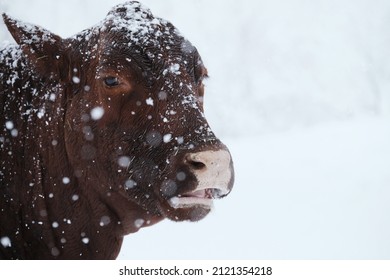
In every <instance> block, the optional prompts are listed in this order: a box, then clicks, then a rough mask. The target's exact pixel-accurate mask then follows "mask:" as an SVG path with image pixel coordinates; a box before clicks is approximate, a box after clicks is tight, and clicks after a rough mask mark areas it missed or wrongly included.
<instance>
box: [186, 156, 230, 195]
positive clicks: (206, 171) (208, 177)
mask: <svg viewBox="0 0 390 280" xmlns="http://www.w3.org/2000/svg"><path fill="white" fill-rule="evenodd" d="M184 160H185V164H186V165H188V166H189V168H190V170H191V171H192V172H193V174H194V175H195V177H196V179H197V180H198V186H197V188H196V189H195V190H194V191H195V192H199V191H201V190H207V191H208V192H211V194H212V196H213V197H214V198H220V197H223V196H225V195H227V194H228V193H229V192H230V190H231V188H232V186H233V177H234V175H233V163H232V158H231V156H230V153H229V151H227V150H225V149H221V150H217V151H201V152H197V153H188V154H187V155H186V156H185V157H184Z"/></svg>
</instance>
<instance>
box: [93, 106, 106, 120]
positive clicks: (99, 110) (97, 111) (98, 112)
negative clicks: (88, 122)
mask: <svg viewBox="0 0 390 280" xmlns="http://www.w3.org/2000/svg"><path fill="white" fill-rule="evenodd" d="M103 115H104V109H103V107H95V108H93V109H92V110H91V118H92V119H93V120H95V121H97V120H100V119H101V118H102V117H103Z"/></svg>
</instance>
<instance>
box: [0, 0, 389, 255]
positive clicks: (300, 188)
mask: <svg viewBox="0 0 390 280" xmlns="http://www.w3.org/2000/svg"><path fill="white" fill-rule="evenodd" d="M120 2H123V1H120V0H67V1H48V0H13V1H9V0H0V9H1V10H2V11H6V12H7V13H9V14H11V15H12V16H15V17H17V18H20V19H22V20H25V21H29V22H34V23H37V24H40V25H42V26H44V27H46V28H48V29H49V30H51V31H53V32H55V33H58V34H59V35H61V36H63V37H67V36H71V35H73V34H74V33H77V32H78V31H81V30H82V29H85V28H88V27H89V26H91V25H93V24H95V23H97V22H98V21H100V20H101V19H102V18H103V17H104V16H105V14H106V13H107V11H108V10H109V9H110V7H111V6H113V5H114V4H116V3H120ZM142 2H143V3H145V4H146V5H147V6H149V7H150V8H151V9H152V11H153V12H154V13H155V14H156V15H159V16H161V17H164V18H166V19H168V20H170V21H172V22H173V23H174V24H175V25H176V26H177V27H178V28H179V29H180V30H181V31H182V33H183V34H185V35H186V36H187V37H188V39H189V40H190V41H191V42H193V44H194V45H195V46H196V47H197V48H198V49H199V51H200V53H201V55H202V57H203V60H204V61H205V64H206V66H208V69H209V72H210V76H211V78H210V80H209V81H208V82H207V89H206V100H205V102H206V107H205V110H206V116H207V117H208V120H209V122H210V124H211V126H212V127H213V129H214V131H215V132H216V133H217V135H219V136H220V137H221V138H222V140H224V142H225V143H226V144H227V145H228V146H229V148H230V149H231V152H232V154H233V158H234V162H235V168H236V184H235V187H234V190H233V192H232V193H231V195H230V196H229V197H227V198H226V199H223V200H221V201H217V202H216V203H215V211H214V212H213V213H212V214H211V215H210V216H208V217H207V218H206V219H205V220H203V221H200V222H198V223H174V222H169V221H165V222H162V223H160V224H157V225H155V226H153V227H151V228H145V229H142V230H141V231H140V232H139V233H137V234H133V235H130V236H128V237H127V238H126V240H125V243H124V246H123V249H122V252H121V254H120V258H122V259H165V258H170V259H182V258H189V259H204V258H210V259H259V258H260V259H297V258H305V259H306V258H308V259H313V258H318V259H328V258H331V259H333V258H336V259H340V258H351V259H356V258H360V259H379V258H386V259H389V258H390V239H389V236H390V144H389V143H390V78H389V77H390V54H389V50H390V48H389V46H390V32H389V31H388V26H389V25H390V1H388V0H315V1H307V0H272V1H270V0H259V1H255V0H243V1H239V2H237V1H235V0H211V1H209V0H185V1H183V0H164V1H161V0H144V1H142ZM26 7H27V8H26ZM5 39H8V40H9V39H10V38H9V37H8V35H7V32H6V31H5V29H4V27H3V26H0V41H3V40H5Z"/></svg>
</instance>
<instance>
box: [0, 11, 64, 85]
mask: <svg viewBox="0 0 390 280" xmlns="http://www.w3.org/2000/svg"><path fill="white" fill-rule="evenodd" d="M3 19H4V23H5V25H6V26H7V28H8V30H9V32H10V33H11V35H12V37H13V38H14V39H15V41H16V43H17V44H18V45H20V47H21V48H22V50H23V53H24V54H25V55H26V56H27V57H28V59H29V61H30V62H31V64H32V65H33V66H34V67H35V68H36V70H37V71H38V73H40V74H41V75H42V76H44V77H51V78H56V77H58V78H59V77H60V76H61V74H60V71H61V68H62V67H61V66H62V65H61V64H62V63H63V62H64V58H63V56H64V50H63V49H64V48H63V40H62V39H61V37H59V36H57V35H55V34H53V33H51V32H50V31H47V30H46V29H44V28H41V27H39V26H36V25H33V24H28V23H24V22H21V21H18V20H16V19H13V18H11V17H9V16H8V15H6V14H3Z"/></svg>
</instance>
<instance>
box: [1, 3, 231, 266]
mask: <svg viewBox="0 0 390 280" xmlns="http://www.w3.org/2000/svg"><path fill="white" fill-rule="evenodd" d="M3 17H4V21H5V24H6V26H7V28H8V29H9V31H10V33H11V34H12V36H13V37H14V39H15V41H16V42H17V45H12V44H10V45H8V46H6V47H5V48H4V49H2V50H1V51H0V70H1V73H0V77H1V83H0V104H1V106H0V108H1V115H0V125H1V128H0V145H1V146H0V147H1V148H0V155H1V157H0V159H1V166H0V241H1V242H0V259H114V258H116V257H117V255H118V253H119V250H120V247H121V244H122V240H123V236H124V235H126V234H129V233H133V232H137V231H138V230H139V229H140V228H141V227H146V226H150V225H153V224H155V223H157V222H159V221H161V220H162V219H164V218H168V219H170V220H174V221H183V220H190V221H198V220H200V219H202V218H203V217H205V216H206V215H207V214H208V213H209V211H210V209H211V207H212V200H213V199H214V198H221V197H223V196H225V195H227V194H228V193H229V192H230V190H231V188H232V185H233V180H234V173H233V164H232V160H231V157H230V153H229V151H228V150H227V148H226V147H225V146H224V145H223V144H222V143H221V142H220V141H219V140H218V139H217V138H216V137H215V135H214V133H213V132H212V131H211V129H210V127H209V125H208V124H207V121H206V119H205V117H204V114H203V105H202V104H203V103H202V101H203V92H204V86H203V83H202V80H203V79H204V78H205V77H207V71H206V69H205V67H204V66H203V63H202V60H201V58H200V56H199V54H198V52H197V50H196V48H195V47H193V46H192V45H191V44H190V43H189V42H188V41H187V40H185V39H184V38H183V37H182V35H181V34H180V33H179V32H178V30H177V29H176V28H175V27H174V26H173V25H172V24H171V23H169V22H167V21H165V20H163V19H160V18H157V17H154V16H153V15H152V14H151V12H150V11H149V10H148V9H147V8H145V7H143V6H142V5H141V4H139V3H138V2H127V3H125V4H121V5H118V6H116V7H114V8H113V9H112V10H111V11H110V12H109V14H108V15H107V17H106V18H105V19H104V20H103V21H102V22H101V23H99V24H97V25H96V26H94V27H92V28H90V29H87V30H85V31H83V32H81V33H79V34H77V35H75V36H74V37H72V38H69V39H62V38H60V37H59V36H57V35H55V34H53V33H51V32H49V31H47V30H45V29H43V28H41V27H38V26H35V25H30V24H26V23H23V22H20V21H17V20H15V19H12V18H10V17H9V16H7V15H3Z"/></svg>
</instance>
